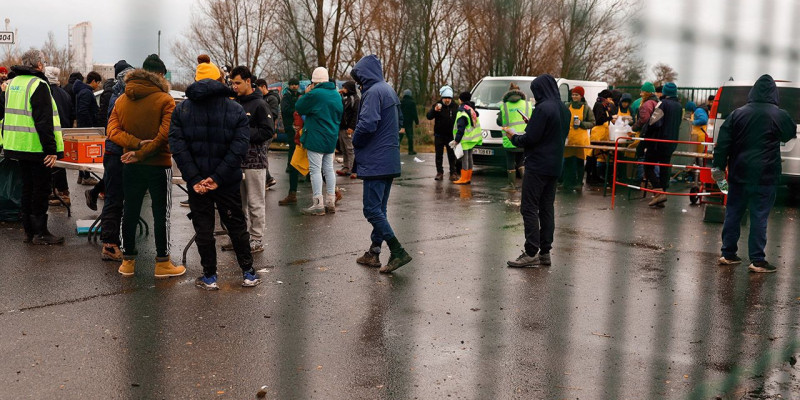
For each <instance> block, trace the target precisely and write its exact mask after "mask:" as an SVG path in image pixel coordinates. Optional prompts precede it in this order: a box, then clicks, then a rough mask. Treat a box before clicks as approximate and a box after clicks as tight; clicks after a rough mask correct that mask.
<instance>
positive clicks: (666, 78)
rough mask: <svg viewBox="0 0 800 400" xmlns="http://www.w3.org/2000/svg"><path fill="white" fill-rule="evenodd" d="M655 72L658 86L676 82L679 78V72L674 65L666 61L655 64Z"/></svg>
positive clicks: (655, 82)
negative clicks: (665, 62) (671, 65)
mask: <svg viewBox="0 0 800 400" xmlns="http://www.w3.org/2000/svg"><path fill="white" fill-rule="evenodd" d="M653 74H654V75H655V77H656V79H655V81H654V84H655V85H656V86H660V85H663V84H665V83H667V82H675V81H676V80H677V79H678V73H677V72H676V71H675V70H674V69H673V68H672V67H670V66H669V65H667V64H664V63H658V64H656V65H654V66H653Z"/></svg>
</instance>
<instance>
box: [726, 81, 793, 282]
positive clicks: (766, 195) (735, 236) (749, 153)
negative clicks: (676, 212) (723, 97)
mask: <svg viewBox="0 0 800 400" xmlns="http://www.w3.org/2000/svg"><path fill="white" fill-rule="evenodd" d="M796 136H797V125H795V123H794V121H793V120H792V117H791V116H790V115H789V113H787V112H786V110H783V109H781V108H778V88H777V87H776V86H775V81H774V80H773V79H772V77H771V76H769V75H762V76H761V77H760V78H758V81H756V84H755V85H753V88H752V89H751V90H750V94H749V96H748V97H747V105H745V106H742V107H740V108H737V109H736V110H734V111H733V112H732V113H731V114H730V115H729V116H728V118H727V119H726V120H725V123H723V124H722V127H721V128H720V130H719V134H718V136H717V145H716V146H715V147H714V161H713V167H714V169H713V170H712V174H713V175H714V179H716V180H717V181H718V182H719V181H722V180H723V179H725V172H724V171H725V168H728V182H729V185H730V187H729V191H728V203H727V206H726V208H725V223H724V225H723V227H722V256H721V257H720V259H719V263H720V264H722V265H731V264H738V263H740V262H742V260H741V258H739V257H738V256H737V255H736V251H737V250H738V247H737V242H738V241H739V235H740V223H741V221H742V216H743V215H744V212H745V209H748V208H749V209H750V238H749V239H748V241H747V244H748V247H749V257H750V266H749V267H748V268H749V269H750V271H753V272H775V267H774V266H772V265H771V264H770V263H768V262H767V261H766V260H765V254H764V246H766V245H767V218H768V217H769V212H770V210H771V209H772V205H773V203H774V202H775V187H776V185H777V184H778V182H779V181H780V177H781V154H780V143H781V142H784V143H785V142H788V141H789V140H791V139H793V138H795V137H796Z"/></svg>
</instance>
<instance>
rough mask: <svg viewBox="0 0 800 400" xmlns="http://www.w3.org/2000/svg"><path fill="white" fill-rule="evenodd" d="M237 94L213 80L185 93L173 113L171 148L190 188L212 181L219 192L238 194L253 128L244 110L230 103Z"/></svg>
mask: <svg viewBox="0 0 800 400" xmlns="http://www.w3.org/2000/svg"><path fill="white" fill-rule="evenodd" d="M235 95H236V94H235V93H234V92H233V90H231V89H230V88H228V87H227V86H225V85H223V84H222V83H219V82H217V81H215V80H211V79H203V80H201V81H198V82H195V83H193V84H192V85H190V86H189V88H188V89H186V97H187V100H184V101H183V102H181V103H180V104H178V106H177V107H175V111H173V112H172V123H171V125H170V128H169V148H170V150H171V151H172V157H173V158H174V159H175V162H176V163H177V164H178V168H179V169H180V170H181V173H182V174H183V175H182V176H183V180H185V181H186V183H188V184H189V187H190V188H191V187H192V186H194V185H195V184H197V183H199V182H200V181H201V180H203V179H205V178H208V177H211V179H213V180H214V182H216V183H217V185H219V189H217V190H239V184H240V183H241V181H242V160H243V159H244V157H245V155H246V154H247V150H248V149H249V148H250V124H249V120H248V119H247V114H245V112H244V109H243V108H242V106H241V105H239V103H237V102H235V101H233V100H231V99H230V97H234V96H235Z"/></svg>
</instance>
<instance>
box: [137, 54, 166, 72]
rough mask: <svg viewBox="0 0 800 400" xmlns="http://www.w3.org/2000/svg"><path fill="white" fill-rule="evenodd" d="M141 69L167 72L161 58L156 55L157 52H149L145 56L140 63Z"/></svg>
mask: <svg viewBox="0 0 800 400" xmlns="http://www.w3.org/2000/svg"><path fill="white" fill-rule="evenodd" d="M142 69H144V70H145V71H147V72H153V73H156V74H162V75H166V74H167V66H166V65H164V62H163V61H161V58H159V57H158V54H150V55H149V56H147V58H145V59H144V63H143V64H142Z"/></svg>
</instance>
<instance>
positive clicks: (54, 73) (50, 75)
mask: <svg viewBox="0 0 800 400" xmlns="http://www.w3.org/2000/svg"><path fill="white" fill-rule="evenodd" d="M0 72H2V71H0ZM60 73H61V69H60V68H58V67H52V66H49V65H48V66H46V67H44V76H45V77H47V82H48V83H50V84H52V85H58V75H59V74H60Z"/></svg>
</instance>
